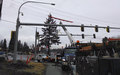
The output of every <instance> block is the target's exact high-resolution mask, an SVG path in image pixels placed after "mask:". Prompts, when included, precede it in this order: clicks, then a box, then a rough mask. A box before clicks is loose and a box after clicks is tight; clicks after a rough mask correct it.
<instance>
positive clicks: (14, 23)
mask: <svg viewBox="0 0 120 75" xmlns="http://www.w3.org/2000/svg"><path fill="white" fill-rule="evenodd" d="M1 21H4V22H8V23H13V24H16V23H15V22H12V21H8V20H4V19H1Z"/></svg>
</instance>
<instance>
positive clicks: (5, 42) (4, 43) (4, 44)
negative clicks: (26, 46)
mask: <svg viewBox="0 0 120 75" xmlns="http://www.w3.org/2000/svg"><path fill="white" fill-rule="evenodd" d="M6 49H7V41H6V39H4V41H3V50H6Z"/></svg>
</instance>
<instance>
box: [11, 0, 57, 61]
mask: <svg viewBox="0 0 120 75" xmlns="http://www.w3.org/2000/svg"><path fill="white" fill-rule="evenodd" d="M27 3H41V4H50V5H55V4H54V3H45V2H37V1H26V2H24V3H22V4H21V5H20V7H19V9H18V15H17V21H16V33H15V44H14V57H13V61H14V62H16V56H17V44H18V32H19V27H20V20H19V17H20V13H21V12H20V9H21V8H22V6H23V5H25V4H27Z"/></svg>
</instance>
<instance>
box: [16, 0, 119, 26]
mask: <svg viewBox="0 0 120 75" xmlns="http://www.w3.org/2000/svg"><path fill="white" fill-rule="evenodd" d="M16 2H17V1H16ZM30 7H33V8H34V6H30ZM36 7H37V6H35V8H36ZM44 7H46V8H47V9H49V8H50V7H49V8H48V7H47V6H44ZM37 8H40V7H37ZM40 9H41V8H40ZM42 10H43V9H42ZM44 10H46V9H44ZM54 10H55V11H58V12H62V14H63V13H64V14H65V13H66V14H67V15H68V14H69V15H72V16H76V17H82V18H85V19H89V20H91V19H92V20H94V21H98V22H104V23H108V22H109V21H104V20H99V19H95V18H89V17H86V16H82V15H78V14H73V13H70V12H67V11H63V10H60V9H56V8H54ZM54 10H53V11H54ZM57 14H58V13H57ZM79 19H80V18H79ZM89 20H87V21H89ZM89 22H91V21H89ZM78 23H79V22H78ZM110 23H111V24H116V25H118V24H117V23H112V22H109V24H110Z"/></svg>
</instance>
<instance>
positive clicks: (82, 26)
mask: <svg viewBox="0 0 120 75" xmlns="http://www.w3.org/2000/svg"><path fill="white" fill-rule="evenodd" d="M81 31H82V32H84V24H82V25H81Z"/></svg>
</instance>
